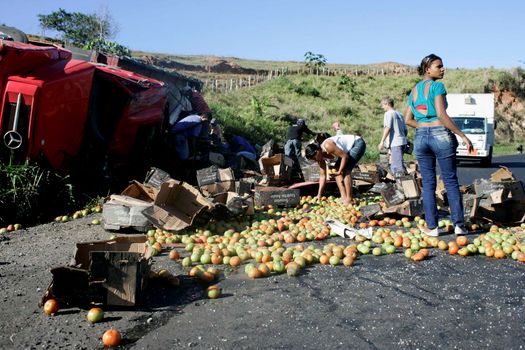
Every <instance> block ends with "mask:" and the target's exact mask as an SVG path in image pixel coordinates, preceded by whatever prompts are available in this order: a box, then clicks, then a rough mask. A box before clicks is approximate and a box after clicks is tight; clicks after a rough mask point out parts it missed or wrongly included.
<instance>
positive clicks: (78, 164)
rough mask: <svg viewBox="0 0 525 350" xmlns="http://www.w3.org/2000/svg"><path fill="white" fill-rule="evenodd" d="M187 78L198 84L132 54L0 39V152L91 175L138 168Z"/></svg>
mask: <svg viewBox="0 0 525 350" xmlns="http://www.w3.org/2000/svg"><path fill="white" fill-rule="evenodd" d="M101 57H102V61H105V62H106V63H107V61H108V59H112V60H113V62H112V63H114V64H115V65H108V64H102V63H99V62H100V61H101ZM93 58H94V59H93ZM93 60H94V61H95V62H92V61H93ZM96 61H98V62H96ZM123 65H126V66H127V69H123V68H121V67H119V66H123ZM130 68H137V69H135V70H133V69H130ZM137 71H138V72H140V73H141V74H139V73H137ZM146 75H149V76H150V77H148V76H146ZM151 76H154V77H155V78H157V79H155V78H151ZM186 86H191V87H193V88H200V86H201V85H200V82H199V81H198V80H196V79H191V78H186V77H184V76H182V75H179V74H176V73H175V74H171V73H167V72H165V71H162V70H160V69H157V68H153V67H151V66H150V67H148V66H146V65H143V64H140V63H134V61H133V60H125V59H118V58H108V57H107V56H104V55H100V54H98V55H97V54H93V55H91V57H90V58H89V59H88V60H82V59H75V58H74V57H73V54H72V52H71V51H69V50H66V49H63V48H61V47H58V46H50V45H41V44H40V45H39V44H36V43H29V44H25V43H22V42H15V41H6V40H0V108H1V109H0V132H1V134H0V136H1V140H0V160H1V161H4V162H23V161H25V160H33V161H37V162H39V163H44V164H46V165H47V166H49V167H50V168H52V169H55V170H57V171H59V172H61V173H64V174H71V175H78V176H80V177H82V178H86V177H89V178H91V180H95V181H93V182H97V181H96V180H98V179H102V178H106V179H124V180H129V179H130V178H132V177H133V176H136V175H137V174H138V175H140V176H143V175H144V174H145V171H146V169H147V168H148V167H149V166H150V165H152V162H154V156H155V155H159V154H160V149H162V146H163V145H162V142H161V140H162V131H163V127H164V125H165V123H166V119H167V118H168V116H169V114H170V112H171V111H172V110H173V109H175V107H176V102H177V101H176V100H177V99H176V98H174V96H175V95H178V96H180V95H181V91H182V90H183V88H184V87H186Z"/></svg>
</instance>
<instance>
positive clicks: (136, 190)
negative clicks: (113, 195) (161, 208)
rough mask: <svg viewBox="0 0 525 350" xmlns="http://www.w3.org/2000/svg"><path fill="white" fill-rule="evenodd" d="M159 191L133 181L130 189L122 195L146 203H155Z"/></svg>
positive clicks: (127, 188) (125, 190) (126, 189)
mask: <svg viewBox="0 0 525 350" xmlns="http://www.w3.org/2000/svg"><path fill="white" fill-rule="evenodd" d="M157 193H159V189H158V188H156V187H152V186H148V185H143V184H141V183H140V182H138V181H135V180H133V181H132V182H131V183H130V184H129V186H128V187H126V188H125V189H124V191H122V193H121V195H123V196H128V197H132V198H136V199H140V200H142V201H145V202H153V201H155V197H157Z"/></svg>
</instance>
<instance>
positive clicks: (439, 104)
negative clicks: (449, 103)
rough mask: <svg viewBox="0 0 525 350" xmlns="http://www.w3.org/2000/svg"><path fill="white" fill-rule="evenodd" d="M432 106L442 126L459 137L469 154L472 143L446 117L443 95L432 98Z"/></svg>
mask: <svg viewBox="0 0 525 350" xmlns="http://www.w3.org/2000/svg"><path fill="white" fill-rule="evenodd" d="M434 105H435V106H436V113H437V116H438V118H439V120H440V121H441V123H442V124H443V126H444V127H445V128H447V129H449V130H450V131H452V132H453V133H454V134H456V135H458V136H459V137H461V139H462V140H463V142H464V143H465V145H466V146H467V150H468V151H469V152H470V151H471V150H472V148H473V146H472V142H471V141H470V140H469V138H468V137H467V136H466V135H465V134H464V133H463V131H461V130H460V129H459V128H458V127H457V125H456V123H454V121H453V120H452V119H451V118H450V117H449V116H448V114H447V111H446V109H445V101H444V99H443V95H438V96H436V97H434Z"/></svg>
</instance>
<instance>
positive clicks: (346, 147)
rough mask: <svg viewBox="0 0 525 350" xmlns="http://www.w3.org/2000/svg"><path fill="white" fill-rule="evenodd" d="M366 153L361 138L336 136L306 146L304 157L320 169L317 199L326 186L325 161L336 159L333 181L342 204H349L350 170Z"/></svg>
mask: <svg viewBox="0 0 525 350" xmlns="http://www.w3.org/2000/svg"><path fill="white" fill-rule="evenodd" d="M365 151H366V143H365V141H364V140H363V138H362V137H361V136H357V135H336V136H332V137H329V138H327V139H326V140H324V141H322V143H320V144H318V143H311V144H309V145H308V146H306V149H305V156H306V158H308V159H311V160H315V161H317V164H319V168H320V177H319V191H318V193H317V197H318V198H321V196H322V195H323V191H324V187H325V185H326V179H327V173H326V161H327V160H330V159H334V158H335V157H338V158H339V159H338V160H337V162H336V163H335V166H336V169H337V171H336V173H335V174H333V175H335V181H336V183H337V187H338V188H339V192H340V193H341V201H342V202H343V204H345V205H346V204H349V203H350V202H351V201H352V199H353V197H352V174H351V173H352V169H353V168H354V167H355V166H356V164H357V162H358V161H359V160H360V159H361V158H362V157H363V155H364V154H365Z"/></svg>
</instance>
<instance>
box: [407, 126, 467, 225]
mask: <svg viewBox="0 0 525 350" xmlns="http://www.w3.org/2000/svg"><path fill="white" fill-rule="evenodd" d="M457 147H458V142H457V139H456V136H454V134H452V132H451V131H450V130H448V129H447V128H445V127H444V126H435V127H426V128H417V129H416V136H415V138H414V151H415V153H416V158H417V161H418V163H419V168H420V170H421V176H422V178H423V208H424V210H425V220H426V222H427V227H428V228H429V229H434V228H435V227H437V225H438V211H437V207H436V160H437V162H438V164H439V168H440V169H441V178H442V179H443V182H444V183H445V188H446V190H447V197H448V202H449V206H450V216H451V219H452V222H453V223H454V224H455V225H458V226H463V224H464V217H463V215H464V214H463V200H462V197H461V193H460V192H459V182H458V176H457V169H456V148H457Z"/></svg>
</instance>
